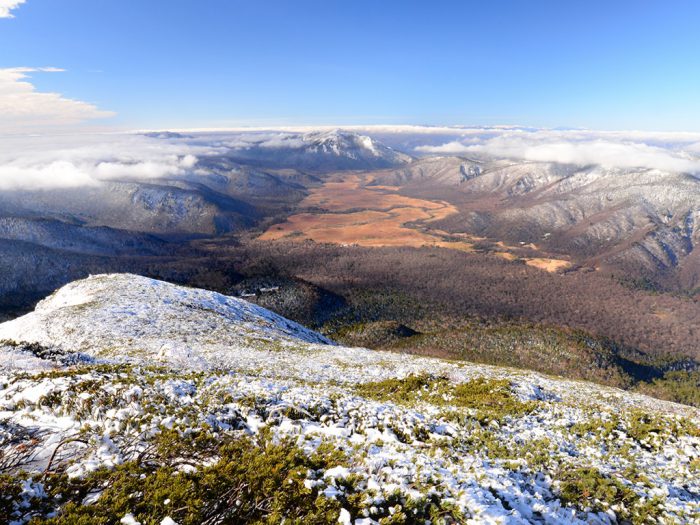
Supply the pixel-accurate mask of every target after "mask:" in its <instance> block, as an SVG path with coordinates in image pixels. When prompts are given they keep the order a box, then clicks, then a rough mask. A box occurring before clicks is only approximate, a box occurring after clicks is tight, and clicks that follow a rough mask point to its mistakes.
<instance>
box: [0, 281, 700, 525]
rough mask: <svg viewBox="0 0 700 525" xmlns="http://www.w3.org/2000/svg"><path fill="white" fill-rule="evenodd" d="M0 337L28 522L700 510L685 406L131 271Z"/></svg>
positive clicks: (49, 304) (10, 491) (11, 507)
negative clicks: (428, 354)
mask: <svg viewBox="0 0 700 525" xmlns="http://www.w3.org/2000/svg"><path fill="white" fill-rule="evenodd" d="M0 340H6V342H5V343H4V344H5V346H4V347H1V349H0V358H1V359H2V361H1V362H2V366H0V447H1V448H0V473H3V472H7V473H11V474H13V475H14V478H8V479H5V478H2V477H0V483H4V484H5V485H3V486H2V487H0V489H2V491H3V494H7V496H6V497H5V498H4V499H0V515H1V512H2V509H8V510H7V512H8V515H9V513H10V512H11V513H12V518H13V519H15V520H16V522H17V523H22V522H25V521H27V519H28V517H29V515H30V514H31V513H34V515H38V516H40V517H42V516H43V517H47V516H52V515H56V513H58V515H57V516H58V517H57V518H56V519H57V520H58V521H54V523H62V522H68V521H69V520H75V521H77V520H78V519H83V520H88V519H95V520H99V521H95V522H99V523H119V521H120V520H122V519H123V518H124V519H126V520H127V521H123V523H126V522H129V523H133V522H141V523H172V522H173V521H174V522H175V523H180V524H185V523H204V522H205V523H245V522H277V523H278V522H280V521H281V518H283V517H286V518H289V520H290V521H292V520H297V521H298V522H299V523H338V522H339V523H343V524H347V523H351V524H354V525H369V524H373V523H382V524H390V523H391V524H398V523H470V524H477V523H479V524H480V523H494V524H495V523H599V524H612V523H697V520H698V519H700V432H699V431H698V423H699V422H700V413H699V412H698V411H697V410H695V409H692V408H690V407H684V406H681V405H674V404H671V403H666V402H662V401H658V400H654V399H652V398H648V397H644V396H640V395H635V394H630V393H627V392H623V391H620V390H616V389H611V388H606V387H601V386H597V385H593V384H589V383H583V382H574V381H565V380H561V379H555V378H551V377H546V376H542V375H539V374H536V373H532V372H525V371H518V370H512V369H505V368H495V367H488V366H481V365H479V366H477V365H471V364H468V363H458V362H448V361H443V360H439V359H431V358H421V357H415V356H409V355H403V354H398V353H386V352H378V351H371V350H365V349H361V348H346V347H341V346H337V345H332V344H329V343H330V342H329V341H327V340H326V339H325V338H323V337H322V336H320V335H319V334H316V333H315V332H312V331H309V330H307V329H305V328H303V327H301V326H299V325H297V324H296V323H293V322H291V321H287V320H285V319H284V318H281V317H279V316H277V315H275V314H273V313H271V312H269V311H267V310H265V309H263V308H260V307H257V306H254V305H251V304H249V303H246V302H245V301H242V300H239V299H235V298H231V297H226V296H222V295H220V294H216V293H212V292H207V291H203V290H195V289H188V288H182V287H178V286H174V285H170V284H166V283H162V282H158V281H154V280H150V279H146V278H143V277H137V276H133V275H101V276H96V277H91V278H89V279H85V280H82V281H77V282H75V283H72V284H70V285H68V286H66V287H64V288H62V289H61V290H59V291H57V292H56V293H55V294H53V295H52V296H51V297H49V298H47V299H46V300H44V301H42V302H41V303H40V304H39V305H38V306H37V308H36V311H35V312H33V313H31V314H29V315H27V316H24V317H22V318H20V319H17V320H15V321H11V322H8V323H5V324H2V325H0ZM30 343H34V344H30ZM37 343H38V344H37ZM324 343H325V344H324ZM115 363H118V364H115ZM251 454H252V455H251ZM52 456H53V457H52ZM248 465H250V466H248ZM19 466H21V467H23V468H24V469H26V470H27V471H29V472H32V471H33V472H37V473H38V474H37V475H34V476H32V475H31V474H21V473H18V472H17V471H18V468H19ZM273 467H274V468H273ZM268 468H269V469H270V473H269V474H264V472H267V471H266V469H268ZM261 476H267V477H264V478H262V479H263V481H264V482H263V481H261ZM12 480H14V481H12ZM133 480H136V482H134V481H133ZM13 483H14V484H13ZM134 483H135V484H134ZM258 483H259V485H258ZM245 487H258V489H256V490H252V489H251V490H248V489H246V488H245ZM2 505H5V507H1V506H2ZM61 519H64V520H65V521H60V520H61ZM128 520H133V521H128ZM170 520H172V521H170ZM256 520H258V521H256ZM39 522H41V520H40V521H39ZM84 522H88V521H84Z"/></svg>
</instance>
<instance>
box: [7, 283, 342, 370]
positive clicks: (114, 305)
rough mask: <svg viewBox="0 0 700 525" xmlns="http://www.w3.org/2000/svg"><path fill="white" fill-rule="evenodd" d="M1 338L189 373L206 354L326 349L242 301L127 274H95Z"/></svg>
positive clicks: (307, 333) (10, 325) (314, 336)
mask: <svg viewBox="0 0 700 525" xmlns="http://www.w3.org/2000/svg"><path fill="white" fill-rule="evenodd" d="M3 339H7V340H12V341H18V342H29V343H40V344H42V345H47V346H58V347H61V348H65V349H70V350H72V351H81V352H86V353H88V354H90V355H93V356H99V357H104V358H110V359H121V358H124V357H125V356H127V355H131V356H132V357H133V358H141V359H144V360H150V359H155V360H161V361H163V362H168V363H171V364H172V363H174V362H178V361H180V360H182V363H183V364H188V365H189V366H207V364H211V363H210V362H209V361H208V355H209V354H211V355H215V354H216V350H218V351H219V353H221V349H222V348H229V349H234V348H235V349H236V350H245V349H246V348H248V347H255V346H259V344H260V343H261V342H265V343H268V344H271V343H276V344H280V345H293V344H298V343H321V344H332V343H331V341H329V340H328V339H327V338H325V337H323V336H322V335H320V334H318V333H316V332H313V331H311V330H308V329H306V328H304V327H303V326H301V325H299V324H297V323H295V322H293V321H289V320H288V319H285V318H283V317H281V316H279V315H277V314H275V313H273V312H270V311H269V310H266V309H265V308H262V307H259V306H257V305H254V304H251V303H249V302H247V301H244V300H242V299H237V298H234V297H228V296H225V295H221V294H218V293H216V292H210V291H206V290H198V289H192V288H186V287H182V286H176V285H173V284H169V283H165V282H162V281H157V280H154V279H148V278H146V277H141V276H137V275H131V274H107V275H96V276H91V277H89V278H87V279H83V280H80V281H75V282H73V283H70V284H68V285H66V286H64V287H63V288H61V289H59V290H58V291H56V292H55V293H54V294H53V295H51V296H49V297H48V298H46V299H44V300H43V301H41V302H40V303H39V304H38V305H37V307H36V309H35V311H34V312H31V313H29V314H27V315H25V316H23V317H21V318H19V319H15V320H13V321H10V322H7V323H3V324H1V325H0V340H3ZM215 349H216V350H215ZM219 357H221V356H219Z"/></svg>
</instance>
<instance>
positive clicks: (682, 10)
mask: <svg viewBox="0 0 700 525" xmlns="http://www.w3.org/2000/svg"><path fill="white" fill-rule="evenodd" d="M3 3H4V4H6V5H11V4H14V3H18V2H17V0H0V10H1V8H2V6H3ZM11 13H12V14H13V15H14V18H0V68H5V69H7V68H14V69H13V71H15V73H13V74H11V75H10V76H9V77H7V78H6V79H5V82H4V83H3V82H2V79H1V78H0V114H1V113H2V111H3V101H2V97H3V92H2V89H5V90H6V91H8V90H9V91H12V93H13V96H14V99H13V100H16V99H18V97H20V96H22V97H25V96H26V97H35V95H36V93H49V92H50V93H56V94H60V95H61V96H60V97H58V96H57V97H56V98H54V99H53V101H51V100H48V99H45V100H44V101H43V102H42V104H43V103H45V106H46V107H50V108H56V107H59V106H60V104H61V103H62V102H61V101H62V100H64V99H71V100H73V101H85V102H88V103H90V104H92V105H94V106H89V107H88V105H85V106H82V107H81V108H79V109H80V111H82V113H80V115H78V116H75V118H73V121H71V123H75V122H74V121H78V120H89V121H90V122H91V123H98V124H100V125H107V126H114V127H119V128H168V127H226V126H236V125H270V126H271V125H277V124H311V125H314V124H338V125H343V124H373V123H397V124H398V123H412V124H465V125H493V124H521V125H529V126H543V127H557V126H571V127H588V128H596V129H646V130H688V131H700V67H699V66H700V64H699V63H698V62H699V61H700V58H699V57H700V31H698V22H699V21H700V2H697V1H666V2H662V1H658V2H650V1H644V0H638V1H635V2H631V1H630V2H627V1H616V2H610V1H607V2H602V1H594V0H588V1H575V0H572V1H537V0H531V1H515V0H512V1H504V0H501V1H498V0H492V1H488V2H487V1H482V2H466V1H462V2H457V1H455V2H449V1H431V2H427V1H425V2H417V1H410V0H407V1H376V0H375V1H371V2H370V1H363V0H354V1H352V2H348V1H344V2H336V1H332V0H326V1H306V0H296V1H291V0H288V1H272V0H265V1H235V0H197V1H195V0H167V1H166V0H138V1H136V0H119V1H116V0H99V1H98V0H25V1H24V3H21V5H18V6H17V7H16V8H15V9H14V10H12V11H11ZM47 66H50V67H55V68H61V69H65V71H63V72H38V71H26V70H21V73H19V74H18V73H17V71H18V70H17V69H16V68H39V67H47ZM26 82H30V83H31V85H33V86H34V91H33V93H34V95H32V94H30V95H27V93H28V92H29V91H30V90H31V86H29V85H28V84H26ZM17 83H21V84H18V85H20V88H18V89H15V87H16V84H17ZM3 86H4V87H3ZM18 93H19V95H18ZM5 98H6V102H5V106H6V107H7V105H8V103H7V100H9V98H8V96H6V97H5ZM33 100H34V99H31V100H29V102H27V104H26V105H27V107H28V108H31V107H34V106H36V104H34V103H33ZM19 103H21V102H19ZM39 106H41V104H39ZM66 108H67V109H66V111H67V112H70V111H74V110H76V106H75V105H74V106H70V107H69V106H66ZM89 108H92V109H93V110H94V114H92V115H91V114H90V109H89ZM95 108H99V110H102V111H103V112H99V111H97V110H96V109H95ZM7 111H9V113H7V112H6V113H7V114H8V115H9V114H12V108H10V110H7ZM105 112H110V114H111V113H113V114H114V115H113V116H107V115H108V114H107V113H105ZM105 117H107V118H105ZM0 118H1V115H0ZM8 118H10V116H7V118H6V120H7V119H8ZM11 118H14V119H20V118H24V117H22V116H21V115H20V112H19V110H17V111H15V112H14V114H12V115H11ZM50 118H51V119H60V118H62V117H61V114H60V112H57V113H56V114H55V115H51V117H50ZM35 122H37V123H39V124H41V123H42V122H46V123H49V122H50V119H49V117H47V118H46V119H42V118H36V119H35Z"/></svg>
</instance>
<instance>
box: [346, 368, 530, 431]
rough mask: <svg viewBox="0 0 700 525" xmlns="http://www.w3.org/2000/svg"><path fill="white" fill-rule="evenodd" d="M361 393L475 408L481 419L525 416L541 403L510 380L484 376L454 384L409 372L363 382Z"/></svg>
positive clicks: (359, 387) (438, 404)
mask: <svg viewBox="0 0 700 525" xmlns="http://www.w3.org/2000/svg"><path fill="white" fill-rule="evenodd" d="M358 393H359V394H360V395H362V396H364V397H368V398H371V399H377V400H380V401H392V402H394V403H403V404H412V403H415V402H418V401H425V402H428V403H431V404H433V405H437V406H454V407H460V408H466V409H471V410H473V411H475V417H476V419H478V420H479V421H481V422H488V421H491V420H494V421H502V420H503V419H505V418H507V417H519V416H524V415H526V414H529V413H530V412H532V411H533V410H535V408H536V406H537V404H536V403H535V402H531V401H526V402H523V401H520V400H519V399H518V398H517V397H516V396H515V395H514V394H513V392H512V391H511V385H510V382H509V381H507V380H502V379H485V378H481V377H480V378H477V379H473V380H471V381H468V382H466V383H452V382H450V381H449V380H448V379H447V378H444V377H435V376H431V375H427V374H423V375H409V376H407V377H405V378H402V379H395V378H391V379H385V380H383V381H379V382H376V383H365V384H362V385H359V386H358Z"/></svg>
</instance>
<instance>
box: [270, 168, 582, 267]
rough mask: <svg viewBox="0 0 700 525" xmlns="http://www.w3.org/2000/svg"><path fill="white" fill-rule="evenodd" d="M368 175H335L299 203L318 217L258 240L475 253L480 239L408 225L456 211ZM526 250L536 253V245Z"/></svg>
mask: <svg viewBox="0 0 700 525" xmlns="http://www.w3.org/2000/svg"><path fill="white" fill-rule="evenodd" d="M373 180H374V178H373V177H372V175H362V174H352V175H344V176H342V178H341V176H339V177H338V178H336V179H333V180H330V181H328V182H326V183H325V184H323V186H320V187H318V188H315V189H314V190H313V191H312V192H311V194H310V195H309V196H308V197H306V198H305V199H304V200H303V201H302V202H301V203H300V204H299V206H300V208H302V209H304V208H306V209H310V208H312V209H313V208H316V209H318V208H320V209H322V210H324V211H323V212H320V213H298V214H295V215H292V216H290V217H289V218H288V219H287V220H286V221H285V222H283V223H280V224H275V225H274V226H271V227H270V228H269V229H268V230H267V231H266V232H264V233H263V234H262V235H261V236H260V239H261V240H266V241H274V240H279V239H284V238H288V239H298V240H306V239H310V240H313V241H316V242H321V243H334V244H342V245H349V244H355V245H358V246H368V247H380V246H394V247H396V246H411V247H420V246H439V247H442V248H449V249H453V250H460V251H467V252H470V251H473V250H474V242H478V241H479V240H483V239H481V238H479V237H472V236H469V235H461V236H459V237H460V240H457V241H448V240H446V239H447V238H448V237H449V238H452V239H454V238H455V236H454V235H450V234H447V233H446V232H443V231H441V230H437V229H436V230H428V228H422V229H417V228H415V227H412V226H411V225H414V226H415V225H419V226H427V225H428V224H430V223H431V222H434V221H438V220H442V219H444V218H446V217H449V216H450V215H453V214H455V213H457V212H458V210H457V208H455V207H454V206H453V205H452V204H450V203H448V202H445V201H432V200H426V199H418V198H414V197H406V196H404V195H399V194H397V193H394V192H395V191H397V190H398V189H399V187H397V186H368V184H370V183H371V182H372V181H373ZM496 244H497V245H498V246H499V247H501V248H503V251H498V252H496V253H495V254H496V255H497V256H499V257H502V258H505V259H508V260H511V261H512V260H516V259H521V258H522V257H518V256H517V255H515V254H513V253H512V251H513V250H517V249H518V248H516V247H513V246H508V245H506V244H504V243H502V242H497V243H496ZM527 247H528V248H531V249H535V248H536V247H535V246H534V245H528V246H527ZM522 259H523V260H524V261H525V263H526V264H528V265H530V266H533V267H535V268H539V269H541V270H546V271H548V272H557V271H560V270H562V269H566V268H568V267H569V266H570V264H571V263H569V262H568V261H564V260H558V259H548V258H544V257H541V258H539V257H537V258H522Z"/></svg>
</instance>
